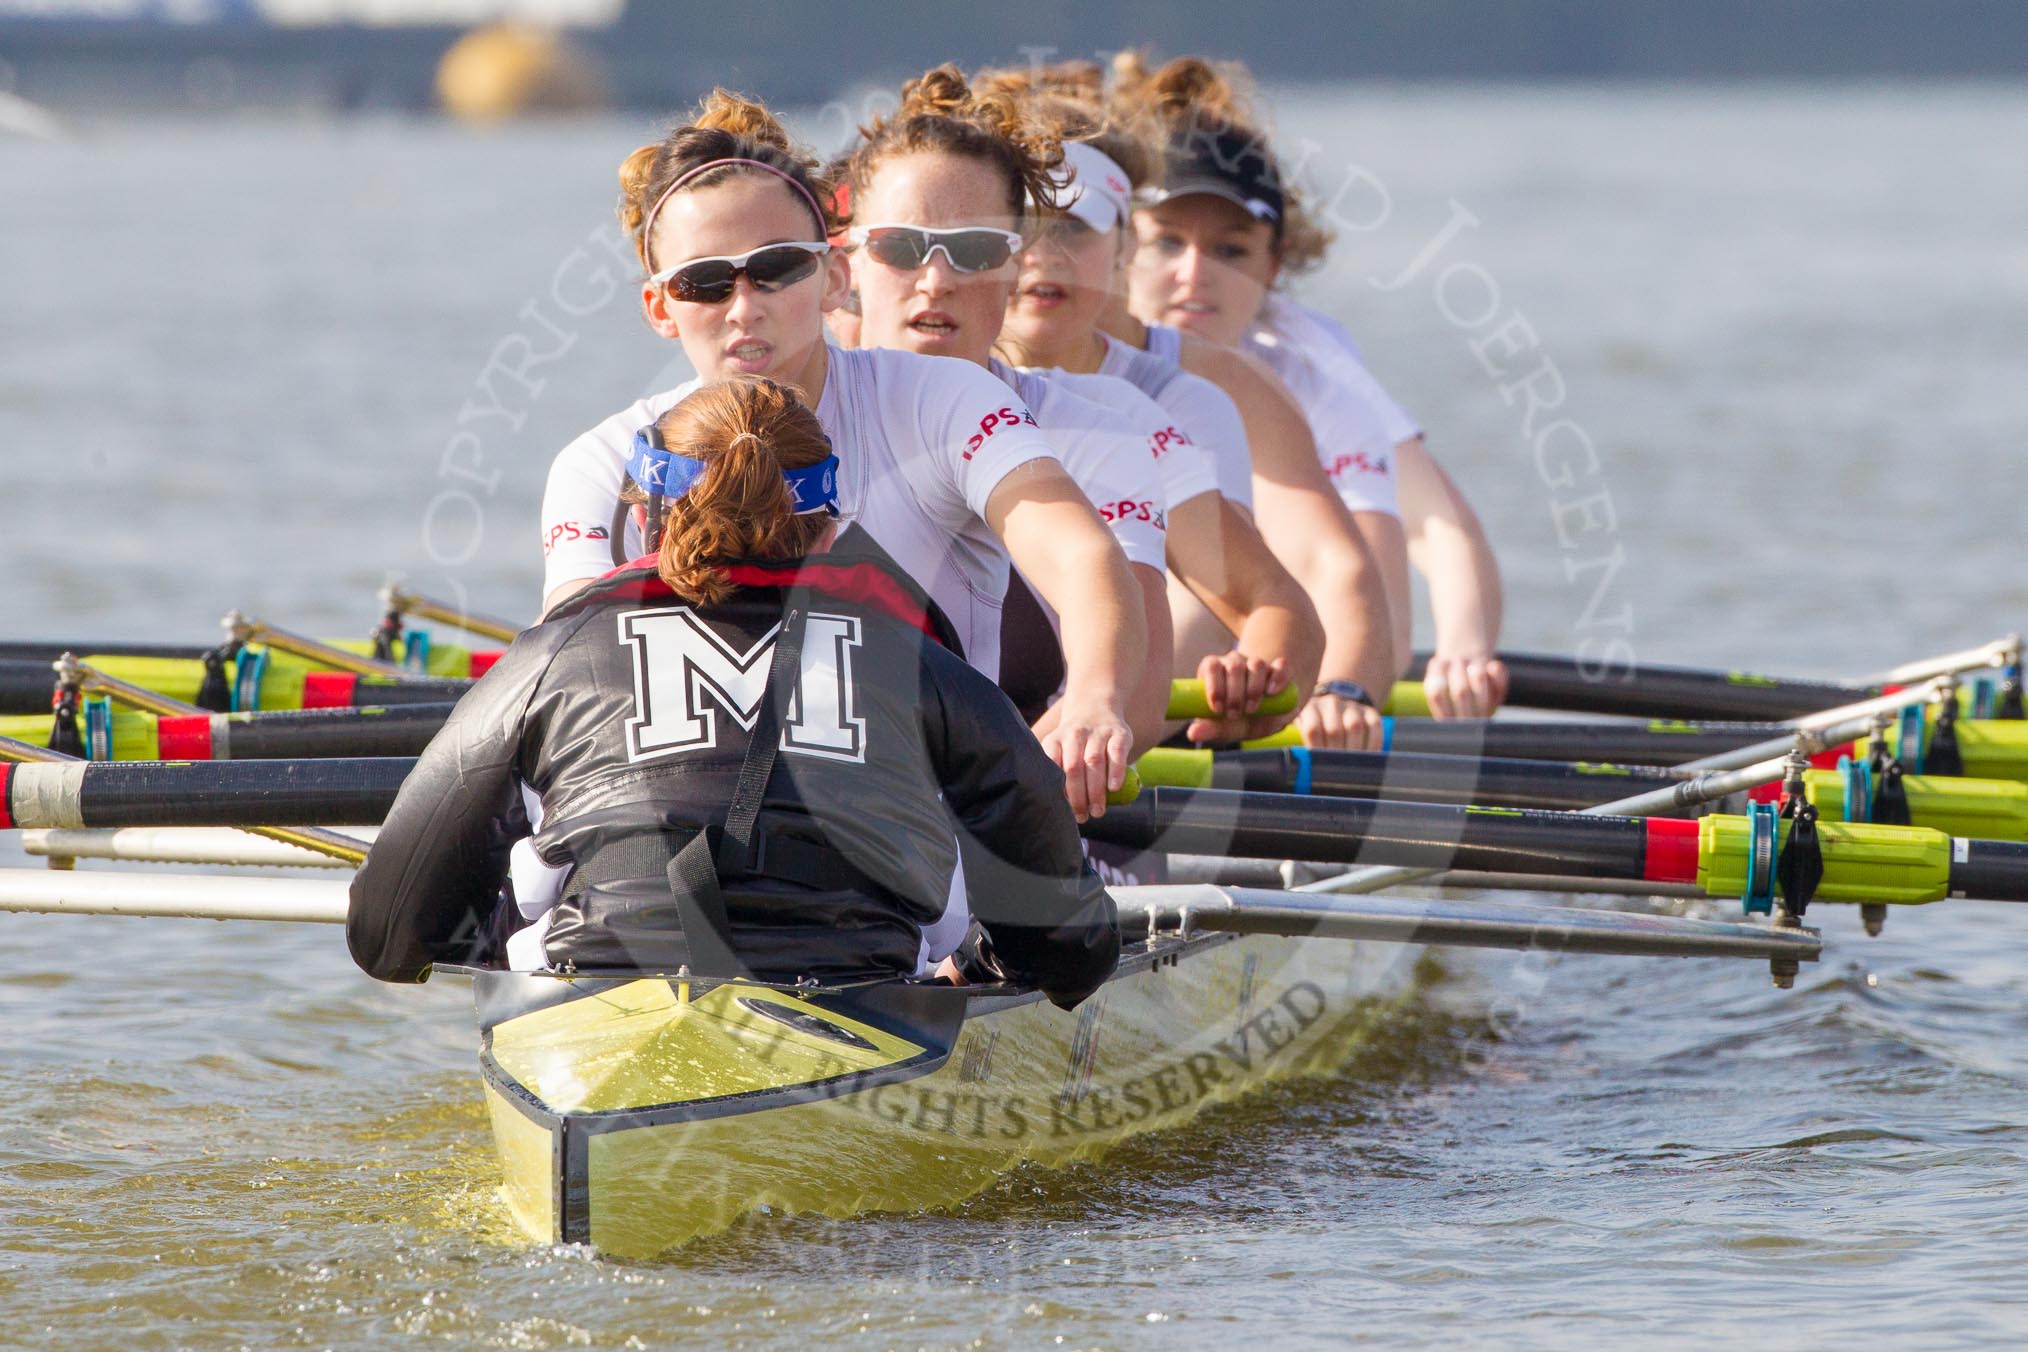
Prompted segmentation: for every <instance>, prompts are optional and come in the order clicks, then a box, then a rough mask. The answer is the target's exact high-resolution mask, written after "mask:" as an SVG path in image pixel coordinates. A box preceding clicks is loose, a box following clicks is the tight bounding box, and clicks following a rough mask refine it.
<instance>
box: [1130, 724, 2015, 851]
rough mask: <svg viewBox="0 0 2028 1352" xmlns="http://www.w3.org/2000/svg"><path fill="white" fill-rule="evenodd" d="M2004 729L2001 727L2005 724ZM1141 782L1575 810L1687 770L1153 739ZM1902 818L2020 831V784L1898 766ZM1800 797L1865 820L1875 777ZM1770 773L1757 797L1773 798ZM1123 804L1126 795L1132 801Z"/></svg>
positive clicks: (1854, 775)
mask: <svg viewBox="0 0 2028 1352" xmlns="http://www.w3.org/2000/svg"><path fill="white" fill-rule="evenodd" d="M2000 726H2003V727H2004V726H2007V725H2005V724H2002V725H2000ZM1134 766H1135V769H1136V771H1137V772H1138V773H1139V775H1140V779H1141V782H1142V783H1143V784H1146V785H1149V786H1155V785H1167V786H1171V787H1175V788H1184V789H1252V790H1256V791H1258V792H1264V793H1298V794H1313V795H1315V796H1317V797H1319V798H1388V799H1396V798H1406V799H1412V800H1414V801H1416V802H1421V803H1475V804H1477V805H1479V806H1481V807H1543V808H1560V809H1566V810H1570V809H1576V808H1586V807H1593V806H1596V805H1598V804H1600V803H1610V802H1614V801H1617V800H1621V799H1624V798H1627V797H1628V796H1629V795H1631V794H1634V793H1643V792H1646V791H1648V790H1651V789H1658V788H1660V789H1666V788H1670V787H1672V786H1674V785H1675V784H1676V783H1677V782H1678V781H1679V780H1682V779H1685V778H1690V777H1692V776H1693V775H1694V773H1695V772H1694V771H1688V770H1679V769H1665V768H1662V767H1659V766H1652V765H1606V764H1586V763H1583V762H1570V761H1536V760H1502V759H1498V758H1496V757H1490V756H1488V757H1473V756H1421V755H1415V754H1413V753H1409V752H1399V751H1397V752H1391V753H1390V752H1376V751H1329V750H1316V751H1311V750H1308V749H1306V748H1303V747H1285V748H1281V749H1279V750H1274V751H1197V750H1186V749H1182V748H1176V747H1157V748H1155V749H1154V750H1152V751H1150V752H1148V753H1147V754H1146V755H1144V756H1142V757H1141V758H1140V760H1138V761H1136V762H1135V763H1134ZM1900 785H1901V790H1902V795H1903V797H1904V798H1905V800H1906V803H1907V808H1908V824H1910V825H1913V826H1928V827H1931V828H1933V829H1935V830H1938V831H1942V832H1944V833H1946V834H1947V835H1954V836H1971V837H1973V838H1975V839H1979V840H2028V784H2023V783H2017V782H2011V781H2008V780H1999V779H1973V778H1953V777H1948V776H1943V775H1903V776H1902V777H1901V779H1900ZM1803 787H1804V796H1805V797H1807V798H1808V799H1809V801H1810V802H1811V803H1813V804H1815V805H1816V808H1817V811H1818V813H1819V814H1820V815H1822V816H1823V817H1824V819H1825V820H1827V821H1860V822H1864V821H1872V820H1874V816H1873V807H1874V802H1875V797H1876V786H1875V784H1874V783H1873V776H1872V773H1871V771H1870V770H1869V769H1868V768H1867V765H1866V762H1865V760H1864V759H1863V758H1861V759H1856V760H1855V759H1851V758H1843V759H1841V761H1840V763H1839V766H1838V768H1836V769H1832V770H1814V769H1813V770H1808V771H1805V772H1804V774H1803ZM1779 789H1780V786H1779V784H1778V783H1775V782H1773V781H1770V782H1769V783H1768V784H1766V785H1763V786H1761V787H1760V788H1758V789H1755V790H1754V791H1753V795H1752V796H1753V797H1754V798H1755V800H1756V801H1762V802H1779V801H1780V793H1779ZM1129 801H1131V799H1129Z"/></svg>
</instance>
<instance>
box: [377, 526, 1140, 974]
mask: <svg viewBox="0 0 2028 1352" xmlns="http://www.w3.org/2000/svg"><path fill="white" fill-rule="evenodd" d="M732 577H733V579H734V581H735V582H736V583H738V584H739V586H738V590H737V591H736V592H735V593H734V594H733V596H732V597H731V598H730V599H729V600H727V601H726V602H725V603H724V604H722V605H717V606H712V607H709V608H699V607H696V606H693V605H690V604H688V603H686V602H684V601H682V600H680V599H679V598H677V597H676V596H675V595H674V593H672V592H671V591H670V590H669V588H668V586H667V585H666V584H665V583H663V582H662V580H661V579H660V578H659V577H658V576H657V575H656V573H655V571H654V569H653V567H652V566H650V565H649V563H647V562H644V563H643V564H641V565H636V566H630V567H627V568H623V569H620V570H618V571H616V572H614V573H611V574H609V575H608V576H607V577H605V578H603V579H601V580H600V581H599V582H597V583H595V584H594V585H593V586H591V587H590V588H588V589H587V590H586V591H584V592H582V593H580V594H579V595H578V596H576V597H573V598H572V599H571V600H570V601H569V602H567V603H566V604H565V605H564V606H563V607H561V608H560V609H559V610H558V611H557V612H556V613H555V614H553V615H551V616H550V617H549V618H548V619H547V620H545V621H544V622H543V623H541V624H539V625H537V626H536V627H534V628H533V629H530V630H528V631H527V632H525V633H523V634H522V635H521V636H520V637H519V638H517V639H516V640H515V641H514V643H513V645H512V646H511V647H510V648H509V649H508V651H507V653H506V654H505V656H503V657H502V658H501V660H500V661H499V662H498V663H497V664H496V665H495V666H494V667H493V668H492V670H490V671H489V672H487V673H486V675H485V676H484V677H483V678H481V680H480V681H479V682H478V683H477V684H476V685H475V686H474V687H473V689H472V690H471V691H470V692H469V693H468V694H467V695H466V696H465V697H464V699H463V700H462V701H461V702H460V703H459V705H458V708H457V710H456V711H455V713H454V714H453V715H452V717H451V719H450V721H449V722H448V723H446V724H445V726H444V728H443V730H442V731H441V732H440V733H439V734H438V735H437V737H436V738H435V740H433V741H432V742H431V743H430V745H429V747H428V748H427V749H426V750H425V751H424V753H423V755H422V757H421V759H420V760H419V761H418V762H417V765H416V768H415V771H414V773H413V774H411V775H410V777H409V779H408V780H407V782H406V783H405V784H404V785H403V786H402V790H401V793H400V795H399V796H398V798H397V799H396V801H395V805H394V809H393V811H392V812H391V813H390V814H389V816H388V819H387V822H386V825H385V826H384V827H383V828H382V830H381V833H380V836H379V839H378V840H377V841H376V842H375V844H374V846H373V849H372V852H371V854H370V855H369V857H368V859H367V861H366V864H365V866H364V867H363V868H362V869H361V870H360V872H359V874H358V876H357V878H356V879H355V880H354V882H353V884H352V904H351V912H350V916H349V919H348V921H347V924H346V939H347V942H348V944H349V945H350V948H351V951H352V956H353V958H354V960H355V961H357V962H358V964H359V965H360V966H361V967H362V968H363V969H365V971H367V972H368V973H369V974H371V975H373V976H375V977H379V978H380V979H382V980H387V981H416V980H421V979H422V978H423V977H424V976H426V975H427V972H428V968H429V966H430V964H431V963H433V962H437V961H446V962H463V963H475V962H483V961H485V960H486V953H485V950H486V948H487V947H488V945H487V944H486V942H485V941H484V940H483V939H481V938H480V937H479V936H485V935H487V934H489V933H490V932H491V930H492V916H493V912H494V910H495V908H496V907H497V906H498V905H499V897H500V888H501V885H502V882H503V881H504V879H505V877H506V851H507V847H508V845H510V844H511V833H512V827H511V826H510V823H511V822H512V821H513V820H514V819H515V817H516V815H517V809H518V796H519V788H520V786H521V785H522V784H524V783H525V784H527V785H529V786H531V787H532V788H534V789H535V791H536V792H537V793H539V794H540V795H541V798H542V803H543V818H544V821H543V826H542V829H541V831H540V832H539V833H538V834H537V836H536V838H535V842H534V843H535V848H536V851H537V853H538V854H540V855H541V857H542V858H543V859H544V860H545V861H547V862H548V863H550V864H552V865H560V866H576V867H577V868H579V869H580V870H584V869H586V868H587V864H588V861H591V860H593V859H594V858H595V857H596V856H597V855H598V854H599V852H600V851H602V850H608V849H615V848H620V849H629V847H631V849H630V853H631V854H638V853H639V846H640V843H641V840H642V838H643V837H645V836H655V835H658V834H660V833H665V832H666V833H670V834H669V835H668V836H666V837H664V838H665V839H673V840H678V841H680V840H681V839H683V838H686V837H687V836H688V835H690V834H693V833H694V832H696V831H697V830H699V829H702V828H705V827H710V826H716V825H719V824H721V823H723V821H724V819H725V815H726V808H727V804H728V803H729V802H730V800H731V799H732V797H733V792H734V786H735V783H736V781H737V779H738V777H739V772H740V767H741V765H742V763H743V761H744V759H745V756H746V752H747V744H748V742H749V740H750V735H749V733H750V729H751V727H752V725H753V723H754V721H755V718H756V715H757V713H758V711H759V706H760V700H761V698H762V695H763V691H764V690H765V688H766V682H767V675H768V670H769V665H770V662H771V660H772V656H773V650H774V639H775V635H776V633H777V632H778V630H779V628H780V626H781V624H782V622H783V618H784V616H785V614H787V613H789V612H790V611H791V610H792V609H794V610H796V611H800V612H801V614H802V615H804V616H805V617H806V625H805V627H804V629H803V635H804V637H803V644H802V653H801V662H800V669H799V672H798V674H797V681H796V684H795V694H794V698H793V701H792V702H791V704H790V705H789V708H788V716H787V717H786V719H784V720H783V725H782V733H781V743H780V747H781V749H780V752H779V754H778V756H777V757H776V760H775V763H774V767H773V770H772V773H771V774H770V776H769V778H768V780H767V782H766V788H765V792H764V794H763V796H762V799H761V809H760V813H759V818H758V828H759V832H760V834H761V836H762V837H763V839H766V840H781V839H784V838H786V839H788V840H790V841H791V842H793V844H794V846H795V849H794V850H791V849H789V848H787V847H784V848H782V849H781V850H780V851H779V853H780V855H781V856H782V857H784V858H787V857H790V856H791V855H792V854H794V855H798V856H800V857H801V858H802V859H803V860H804V861H805V862H806V863H807V861H808V860H810V859H813V858H814V859H818V860H825V859H835V860H836V861H838V865H839V866H838V868H837V871H836V878H837V882H836V884H835V885H832V886H828V887H826V886H817V885H813V880H812V879H811V877H810V876H809V870H808V868H807V867H806V868H805V869H804V870H803V872H802V875H801V876H800V877H799V878H798V879H797V880H796V881H783V880H782V878H781V877H780V876H779V875H776V876H769V869H768V866H767V861H766V859H765V855H763V857H762V859H761V861H760V868H759V871H758V873H757V874H754V875H747V876H727V877H724V878H723V893H724V899H725V914H726V920H727V921H728V922H729V923H728V931H729V933H728V936H727V937H728V938H729V940H730V943H731V946H732V949H733V952H734V953H735V954H736V955H737V957H738V958H739V959H740V960H741V961H742V962H743V963H744V964H745V965H746V967H747V968H748V969H749V970H750V971H751V972H752V973H753V974H754V975H756V976H761V977H765V978H768V979H774V980H793V979H797V978H801V977H815V978H818V979H821V980H840V979H853V978H861V977H868V976H881V975H906V974H908V973H911V972H913V971H914V969H915V965H916V959H917V954H918V948H919V943H920V935H921V929H922V927H923V926H924V925H926V924H928V923H930V922H931V921H933V920H935V919H936V918H937V917H938V916H940V915H941V914H942V913H943V910H944V906H945V903H946V900H947V898H948V896H949V890H950V879H951V876H952V870H953V868H954V866H955V864H956V863H957V859H958V855H959V852H960V850H962V853H963V859H964V867H965V878H966V883H967V889H968V893H969V898H970V905H971V909H972V912H973V914H974V917H975V918H976V919H977V920H978V921H979V922H980V923H981V925H982V926H983V927H984V930H985V933H986V938H987V940H988V945H989V952H990V955H991V965H992V966H993V967H994V968H996V969H997V971H998V972H999V973H1001V974H1002V975H1004V976H1006V977H1007V978H1009V979H1011V980H1015V981H1018V982H1021V983H1023V984H1029V985H1035V986H1038V987H1040V988H1041V989H1042V990H1043V991H1044V992H1045V993H1046V994H1048V995H1049V996H1050V998H1051V999H1053V1000H1055V1001H1056V1002H1057V1003H1058V1004H1060V1005H1064V1006H1066V1007H1068V1006H1069V1005H1071V1004H1074V1003H1076V1002H1077V1001H1078V1000H1080V999H1082V998H1083V997H1084V996H1085V995H1087V994H1089V993H1090V992H1091V991H1092V990H1094V989H1096V988H1097V986H1098V985H1099V983H1100V982H1102V981H1103V980H1104V979H1105V978H1106V977H1107V976H1108V975H1109V974H1110V973H1111V971H1112V969H1113V967H1114V965H1115V963H1116V962H1117V960H1118V954H1119V929H1118V922H1117V918H1116V916H1115V913H1114V908H1113V904H1112V899H1111V898H1110V897H1109V896H1108V895H1107V894H1106V893H1105V890H1104V888H1103V887H1102V886H1100V885H1099V883H1098V880H1097V878H1096V876H1095V875H1094V874H1093V873H1092V872H1091V870H1090V867H1089V866H1088V865H1087V864H1086V863H1085V860H1084V857H1083V852H1082V849H1081V843H1080V841H1079V838H1078V834H1077V825H1076V822H1075V820H1074V818H1073V817H1072V815H1071V811H1070V807H1069V805H1068V803H1067V802H1066V801H1065V799H1064V796H1063V791H1062V774H1061V772H1060V771H1059V770H1058V769H1057V768H1056V766H1055V765H1054V764H1053V763H1052V762H1051V761H1050V760H1049V758H1048V757H1047V756H1046V755H1045V754H1044V753H1043V752H1042V749H1041V747H1040V746H1039V745H1038V744H1037V742H1036V740H1035V737H1034V735H1033V734H1032V733H1031V732H1030V731H1029V730H1028V728H1027V726H1026V725H1025V724H1024V723H1023V722H1022V720H1021V718H1020V715H1019V714H1017V713H1016V712H1015V709H1014V707H1013V706H1012V705H1011V704H1010V703H1009V702H1008V701H1007V699H1006V697H1005V696H1003V695H1002V694H1001V693H1000V691H999V690H998V689H997V688H996V687H995V686H994V685H993V683H992V682H991V681H989V680H988V679H986V678H985V677H984V676H983V675H981V674H980V673H978V672H977V671H975V670H973V669H972V668H971V667H970V666H968V665H966V664H965V662H964V661H963V659H962V658H961V657H960V656H959V655H958V654H957V652H956V651H955V639H954V638H952V637H951V631H950V627H949V625H948V623H947V622H946V621H945V620H944V619H943V616H942V615H941V614H940V613H939V612H938V611H937V610H936V608H935V607H934V605H933V604H932V603H931V602H930V601H929V600H928V598H927V597H926V596H925V595H924V594H923V593H922V592H921V590H920V589H919V588H918V587H917V586H916V585H915V584H914V583H913V582H912V581H910V580H909V579H908V578H907V577H906V576H905V575H904V574H902V573H901V572H900V570H899V569H898V568H896V567H895V566H894V565H893V564H892V563H891V561H889V560H888V559H887V557H886V556H885V555H884V554H883V553H882V552H881V551H880V550H879V549H878V547H877V546H875V545H873V544H872V543H871V541H870V540H868V539H867V538H866V537H865V536H864V534H863V532H858V531H848V532H847V533H846V534H845V535H843V536H841V537H840V539H839V542H838V547H837V548H834V549H833V550H832V551H831V552H829V553H827V554H822V555H814V556H811V557H810V558H808V559H798V560H754V561H748V562H744V563H740V564H737V565H734V566H733V567H732ZM813 850H816V851H820V853H812V851H813ZM821 852H828V853H821ZM625 857H629V856H628V855H614V856H609V859H612V858H625ZM607 872H609V870H608V871H607ZM825 876H826V878H827V879H828V877H829V876H830V875H829V873H828V871H827V872H826V874H825ZM658 881H659V882H661V884H662V886H663V887H664V888H665V889H666V887H667V885H668V884H667V882H666V880H663V879H662V876H661V875H660V874H659V873H655V874H654V875H653V876H652V877H651V876H648V874H647V872H646V871H645V870H644V871H643V877H642V878H641V879H640V880H639V882H640V885H642V886H647V887H652V886H653V884H654V883H656V882H658ZM664 895H666V892H665V893H664Z"/></svg>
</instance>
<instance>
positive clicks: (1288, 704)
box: [1168, 679, 1297, 718]
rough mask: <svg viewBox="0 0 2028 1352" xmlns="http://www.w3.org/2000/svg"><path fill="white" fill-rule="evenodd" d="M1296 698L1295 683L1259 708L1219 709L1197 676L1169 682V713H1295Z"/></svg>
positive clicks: (1187, 715)
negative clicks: (1213, 703)
mask: <svg viewBox="0 0 2028 1352" xmlns="http://www.w3.org/2000/svg"><path fill="white" fill-rule="evenodd" d="M1296 698H1297V697H1296V688H1295V687H1294V686H1292V685H1289V686H1283V687H1282V688H1281V689H1280V690H1277V691H1276V692H1275V693H1274V694H1272V695H1269V696H1268V697H1267V698H1266V699H1264V700H1262V701H1261V702H1260V706H1259V707H1258V708H1255V709H1250V710H1239V709H1230V710H1227V711H1226V712H1225V713H1217V712H1214V711H1213V710H1212V707H1211V701H1210V700H1209V699H1208V698H1206V697H1205V694H1204V682H1202V681H1199V680H1195V679H1192V680H1185V681H1171V682H1169V710H1168V717H1170V718H1234V717H1240V718H1245V717H1253V716H1256V715H1259V716H1271V715H1274V714H1286V713H1293V712H1294V711H1295V708H1296Z"/></svg>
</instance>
